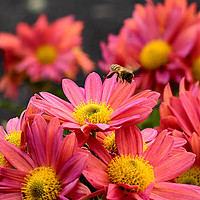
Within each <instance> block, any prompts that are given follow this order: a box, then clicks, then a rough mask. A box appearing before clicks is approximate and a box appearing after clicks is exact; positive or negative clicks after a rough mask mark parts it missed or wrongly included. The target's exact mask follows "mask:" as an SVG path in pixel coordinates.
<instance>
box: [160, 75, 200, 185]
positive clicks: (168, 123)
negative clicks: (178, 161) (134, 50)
mask: <svg viewBox="0 0 200 200" xmlns="http://www.w3.org/2000/svg"><path fill="white" fill-rule="evenodd" d="M184 81H185V79H182V80H181V82H180V88H179V97H175V96H173V95H172V91H171V88H170V86H169V85H167V86H166V87H165V90H164V102H162V104H161V105H160V117H161V120H160V124H161V127H160V128H161V129H166V128H167V129H168V130H174V131H173V135H174V136H177V137H182V138H184V139H186V140H187V141H188V143H187V144H186V146H185V148H186V149H187V150H188V151H191V152H193V153H195V154H196V161H195V163H194V165H193V167H192V168H190V169H189V170H188V172H186V173H184V174H183V175H182V176H181V178H180V177H179V178H178V182H183V183H190V184H194V185H198V186H200V90H199V84H198V82H197V83H196V84H194V85H193V86H192V87H191V88H190V89H189V90H186V89H185V84H184V83H185V82H184Z"/></svg>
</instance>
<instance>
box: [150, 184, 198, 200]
mask: <svg viewBox="0 0 200 200" xmlns="http://www.w3.org/2000/svg"><path fill="white" fill-rule="evenodd" d="M152 194H156V195H159V197H160V198H159V199H169V200H174V199H187V200H199V197H200V188H199V187H197V186H193V185H186V184H176V183H169V182H160V183H156V184H155V185H154V188H153V190H152ZM150 198H151V196H150ZM153 199H154V198H153Z"/></svg>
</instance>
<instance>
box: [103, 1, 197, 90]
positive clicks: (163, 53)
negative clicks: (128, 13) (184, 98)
mask: <svg viewBox="0 0 200 200" xmlns="http://www.w3.org/2000/svg"><path fill="white" fill-rule="evenodd" d="M198 25H199V17H197V14H196V4H195V3H193V4H191V5H190V6H188V5H187V0H179V1H174V0H165V1H164V4H161V3H159V4H157V5H154V4H153V2H152V1H151V0H147V4H146V5H145V6H143V5H141V4H136V6H135V9H134V11H133V14H132V18H130V19H127V20H125V22H124V26H123V27H122V29H121V30H120V33H119V35H117V36H115V35H112V34H110V35H109V37H108V44H107V45H106V44H105V43H104V42H101V44H100V45H101V49H102V55H103V59H104V60H103V61H100V62H99V65H100V67H101V69H102V70H104V71H105V72H108V71H109V66H110V65H111V64H113V63H116V64H119V65H121V66H124V67H127V68H132V69H137V68H139V74H138V76H136V77H135V81H136V83H137V87H139V88H141V89H142V90H143V89H147V88H150V89H155V90H156V91H159V92H161V93H162V91H163V88H164V86H165V85H166V84H167V83H168V82H175V83H179V82H180V80H181V78H182V77H183V76H185V77H186V79H187V81H188V82H191V81H192V76H191V72H190V69H189V67H188V66H186V65H185V63H184V61H183V58H185V57H186V56H188V55H189V53H190V52H191V49H192V48H193V46H194V43H195V41H196V38H197V27H198Z"/></svg>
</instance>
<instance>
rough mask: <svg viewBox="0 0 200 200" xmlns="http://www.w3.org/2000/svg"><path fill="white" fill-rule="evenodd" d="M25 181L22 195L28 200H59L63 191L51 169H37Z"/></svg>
mask: <svg viewBox="0 0 200 200" xmlns="http://www.w3.org/2000/svg"><path fill="white" fill-rule="evenodd" d="M24 180H25V182H24V183H23V185H24V186H23V187H22V188H21V193H22V198H23V199H26V200H43V199H45V200H46V199H48V200H53V199H58V195H59V193H60V192H61V189H62V188H61V182H60V181H59V180H58V178H57V176H56V173H55V172H54V170H53V169H52V168H51V167H37V168H35V169H34V170H32V171H30V173H29V174H28V175H26V177H25V178H24Z"/></svg>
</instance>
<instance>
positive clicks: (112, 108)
mask: <svg viewBox="0 0 200 200" xmlns="http://www.w3.org/2000/svg"><path fill="white" fill-rule="evenodd" d="M62 87H63V91H64V93H65V95H66V97H67V98H68V100H69V101H70V103H68V102H67V101H64V100H62V99H60V98H58V97H56V96H54V95H52V94H50V93H47V92H41V93H40V95H41V96H42V97H40V96H39V95H36V97H37V99H34V100H33V101H32V102H31V103H32V104H33V105H34V106H35V107H37V108H38V109H40V110H41V111H43V112H44V113H45V114H47V115H49V116H56V117H58V118H59V119H60V120H61V121H62V122H63V127H64V128H65V129H69V130H75V131H76V133H77V137H78V141H79V142H83V143H84V142H85V141H84V140H83V137H85V136H86V138H85V139H86V140H87V137H88V136H89V134H90V133H91V131H92V132H98V131H111V130H114V129H116V128H119V127H121V125H122V124H123V125H125V124H126V125H130V124H138V123H140V122H142V121H143V120H145V119H146V118H147V117H148V116H149V114H150V113H151V111H152V108H153V107H154V106H155V105H156V100H157V98H158V97H159V93H157V92H152V91H150V90H146V91H143V92H141V93H138V94H136V95H134V96H133V94H134V91H135V87H136V86H135V82H132V84H128V85H127V84H121V83H119V82H116V76H113V77H112V78H110V79H106V80H105V81H104V83H103V84H102V81H101V78H100V77H99V75H98V74H96V73H94V72H93V73H90V74H89V75H88V77H87V78H86V81H85V88H81V87H78V86H77V85H76V84H75V83H74V82H73V81H72V80H69V79H64V80H63V82H62ZM44 117H45V118H48V116H46V115H44ZM82 133H84V135H82ZM82 136H83V137H82Z"/></svg>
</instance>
